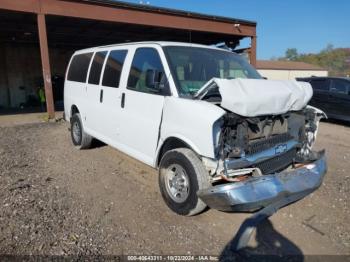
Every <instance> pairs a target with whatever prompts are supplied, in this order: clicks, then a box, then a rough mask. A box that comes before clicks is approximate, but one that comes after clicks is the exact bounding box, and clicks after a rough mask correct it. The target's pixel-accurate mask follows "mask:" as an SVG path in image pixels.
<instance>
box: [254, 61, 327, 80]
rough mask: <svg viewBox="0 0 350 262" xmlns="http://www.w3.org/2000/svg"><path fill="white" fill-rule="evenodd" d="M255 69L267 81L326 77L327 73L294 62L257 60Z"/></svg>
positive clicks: (313, 66)
mask: <svg viewBox="0 0 350 262" xmlns="http://www.w3.org/2000/svg"><path fill="white" fill-rule="evenodd" d="M256 64H257V65H256V68H257V69H258V71H259V73H260V74H261V75H262V76H263V77H266V78H267V79H272V80H273V79H275V80H291V79H295V78H296V77H310V76H328V71H327V70H326V69H324V68H321V67H319V66H316V65H311V64H307V63H304V62H295V61H269V60H258V61H257V63H256Z"/></svg>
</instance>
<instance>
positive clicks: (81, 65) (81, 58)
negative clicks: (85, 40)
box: [67, 53, 93, 83]
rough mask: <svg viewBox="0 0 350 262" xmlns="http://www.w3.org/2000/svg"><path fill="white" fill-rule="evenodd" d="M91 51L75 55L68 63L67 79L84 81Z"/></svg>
mask: <svg viewBox="0 0 350 262" xmlns="http://www.w3.org/2000/svg"><path fill="white" fill-rule="evenodd" d="M92 54H93V53H85V54H79V55H75V56H74V57H73V59H72V62H71V63H70V66H69V70H68V76H67V79H68V80H69V81H76V82H83V83H85V82H86V76H87V72H88V69H89V64H90V60H91V57H92Z"/></svg>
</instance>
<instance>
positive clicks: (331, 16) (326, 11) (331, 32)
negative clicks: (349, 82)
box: [124, 0, 350, 59]
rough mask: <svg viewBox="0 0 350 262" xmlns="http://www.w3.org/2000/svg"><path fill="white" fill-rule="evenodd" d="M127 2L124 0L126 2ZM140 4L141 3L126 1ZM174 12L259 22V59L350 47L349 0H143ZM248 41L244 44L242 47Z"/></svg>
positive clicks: (245, 42)
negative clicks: (289, 51)
mask: <svg viewBox="0 0 350 262" xmlns="http://www.w3.org/2000/svg"><path fill="white" fill-rule="evenodd" d="M124 1H125V0H124ZM126 2H131V3H139V2H140V1H139V0H126ZM142 2H143V3H146V2H149V3H150V5H152V6H161V7H168V8H175V9H181V10H187V11H193V12H199V13H205V14H212V15H218V16H227V17H233V18H240V19H245V20H251V21H255V22H257V36H258V38H257V39H258V42H257V57H258V59H271V58H277V57H281V56H283V55H284V53H285V51H286V49H287V48H297V50H298V52H299V53H317V52H319V51H320V50H322V49H324V48H325V47H326V46H327V45H328V44H332V45H333V46H334V47H350V0H220V1H214V0H173V1H171V0H143V1H142ZM247 43H249V42H248V41H244V42H242V45H243V46H242V47H244V46H246V45H247Z"/></svg>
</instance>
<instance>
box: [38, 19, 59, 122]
mask: <svg viewBox="0 0 350 262" xmlns="http://www.w3.org/2000/svg"><path fill="white" fill-rule="evenodd" d="M37 16H38V32H39V44H40V54H41V64H42V68H43V78H44V86H45V97H46V108H47V112H48V114H49V118H50V119H53V118H55V107H54V102H53V94H52V83H51V70H50V60H49V48H48V46H47V34H46V22H45V15H44V14H38V15H37Z"/></svg>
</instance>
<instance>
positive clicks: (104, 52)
mask: <svg viewBox="0 0 350 262" xmlns="http://www.w3.org/2000/svg"><path fill="white" fill-rule="evenodd" d="M311 96H312V89H311V87H310V85H309V84H307V83H303V82H297V81H269V80H265V79H262V77H261V76H260V75H259V74H258V73H257V71H256V70H255V69H254V68H253V67H252V66H251V65H250V64H249V63H248V62H247V61H246V60H245V59H244V58H242V57H241V56H239V55H237V54H235V53H233V52H232V51H228V50H223V49H219V48H215V47H208V46H204V45H196V44H187V43H174V42H141V43H128V44H121V45H111V46H103V47H95V48H89V49H84V50H80V51H77V52H75V53H74V54H73V56H72V58H71V60H70V63H69V65H68V69H67V73H66V79H65V88H64V106H65V112H64V113H65V119H66V120H67V121H69V122H70V124H71V137H72V141H73V144H74V145H75V146H76V147H77V148H79V149H85V148H88V147H89V146H90V144H91V140H92V139H93V138H96V139H98V140H101V141H103V142H104V143H106V144H108V145H110V146H112V147H115V148H117V149H118V150H120V151H122V152H124V153H126V154H128V155H130V156H132V157H134V158H136V159H138V160H140V161H141V162H143V163H146V164H147V165H150V166H152V167H154V168H158V169H159V186H160V190H161V193H162V196H163V198H164V200H165V202H166V204H167V205H168V206H169V208H171V209H172V210H173V211H175V212H176V213H178V214H181V215H194V214H197V213H199V212H201V211H202V210H204V208H205V207H206V206H207V205H208V206H209V207H211V208H216V209H219V210H225V211H254V210H258V209H261V208H263V207H265V206H267V205H269V204H271V203H274V202H276V201H278V200H280V199H281V198H283V197H290V196H295V195H300V194H301V193H302V194H303V196H304V195H307V194H309V193H310V192H312V191H314V190H315V189H317V188H318V187H319V186H320V185H321V183H322V179H323V176H324V174H325V173H326V168H327V167H326V160H325V155H324V152H323V151H322V152H314V151H312V150H311V147H312V145H313V143H314V140H315V138H316V133H317V129H318V123H319V120H320V118H321V117H322V116H323V115H324V114H323V112H322V111H320V110H318V109H316V108H313V107H310V106H307V103H308V101H309V100H310V98H311Z"/></svg>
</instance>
